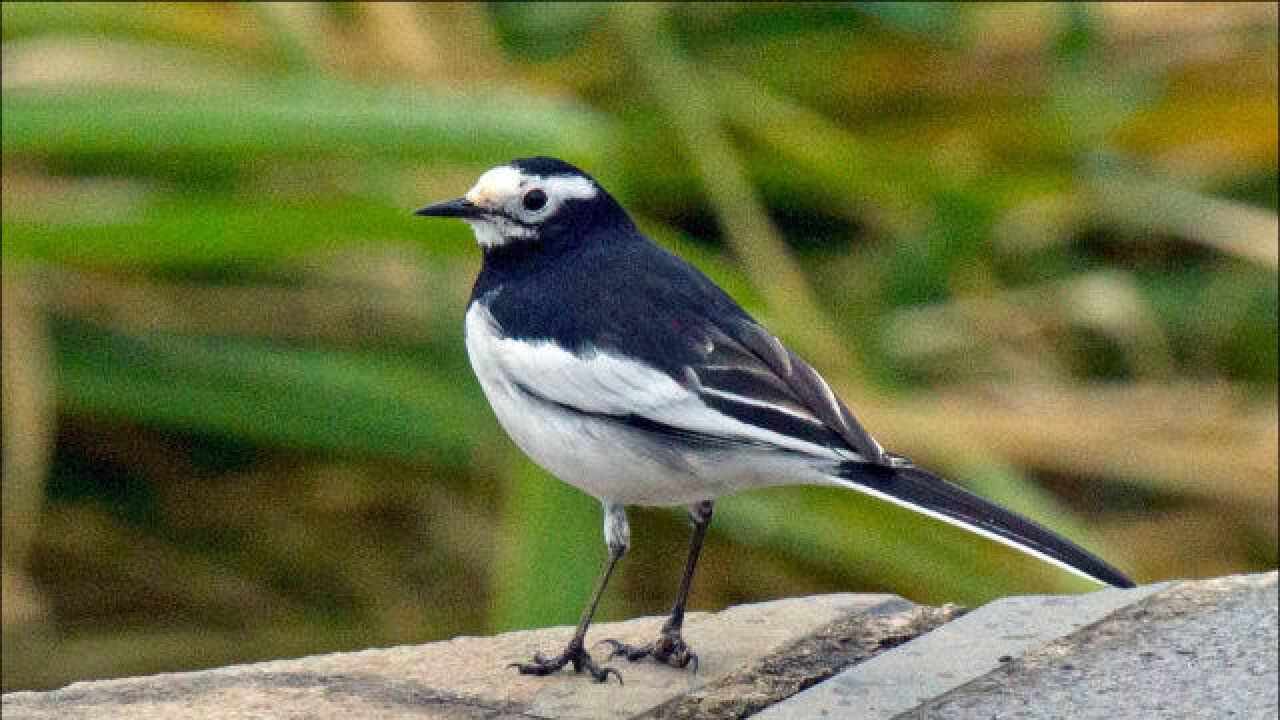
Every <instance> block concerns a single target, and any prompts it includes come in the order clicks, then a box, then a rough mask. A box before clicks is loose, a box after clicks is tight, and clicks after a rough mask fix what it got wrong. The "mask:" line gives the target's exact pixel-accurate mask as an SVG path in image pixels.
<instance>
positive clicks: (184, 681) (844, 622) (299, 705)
mask: <svg viewBox="0 0 1280 720" xmlns="http://www.w3.org/2000/svg"><path fill="white" fill-rule="evenodd" d="M955 612H956V610H955V609H954V608H949V609H937V608H923V607H918V606H915V605H912V604H911V603H908V602H906V601H904V600H901V599H899V598H895V597H893V596H888V595H826V596H818V597H810V598H793V599H787V600H779V601H776V602H770V603H760V604H756V605H742V606H738V607H733V608H729V609H727V610H724V611H723V612H719V613H714V614H708V613H694V614H691V615H689V616H688V618H687V620H686V628H685V637H686V639H687V640H688V642H689V643H690V645H691V646H692V647H693V648H694V649H695V650H696V651H697V652H698V653H699V655H700V657H701V663H700V667H699V668H698V673H697V675H696V676H695V675H693V674H692V673H691V672H689V671H688V670H677V669H674V668H670V667H666V666H662V665H656V664H655V663H653V662H651V661H644V662H640V663H635V664H630V663H627V662H626V661H625V660H618V661H615V662H614V663H613V664H614V666H615V667H617V668H618V669H619V670H621V672H622V675H623V677H624V678H625V681H626V684H625V685H624V686H621V687H620V686H619V685H618V684H617V683H616V682H610V683H608V684H604V685H600V684H596V683H593V682H591V680H590V679H589V678H587V677H584V676H582V675H574V674H572V673H568V672H565V673H562V674H559V675H555V676H551V677H543V678H539V677H528V676H521V675H518V674H516V672H515V671H514V670H512V669H510V668H508V667H507V665H508V663H511V662H515V661H527V660H528V659H529V658H530V657H531V656H532V654H533V652H534V651H535V650H539V649H541V650H543V651H546V652H558V651H559V650H560V649H561V648H563V646H564V643H565V642H566V641H567V640H568V639H569V636H570V634H571V633H572V629H571V628H563V627H562V628H548V629H543V630H530V631H525V632H516V633H508V634H505V635H498V636H495V637H489V638H469V637H464V638H456V639H454V640H450V641H447V642H439V643H432V644H429V645H420V646H403V647H395V648H388V649H379V650H365V651H362V652H357V653H341V654H333V655H321V656H314V657H308V658H300V659H297V660H281V661H275V662H269V663H261V664H256V665H241V666H233V667H227V668H219V669H216V670H208V671H202V672H192V673H175V674H167V675H155V676H150V677H141V678H125V679H121V680H105V681H98V682H85V683H75V684H73V685H70V686H68V687H65V688H62V689H60V690H54V691H51V692H44V693H26V692H19V693H8V694H6V695H5V696H4V700H3V714H4V717H5V720H18V719H44V718H69V719H75V718H121V717H128V718H209V719H215V720H216V719H218V718H351V717H377V718H409V717H412V718H482V717H483V718H493V717H523V718H528V717H541V718H630V717H635V716H637V715H641V714H648V715H649V716H651V717H682V716H688V715H689V714H690V713H693V714H697V715H699V716H703V717H705V716H717V713H719V715H718V716H728V715H733V714H734V713H735V712H737V711H738V710H743V709H749V708H755V707H763V706H765V705H768V704H770V703H772V702H775V701H777V700H778V699H781V698H782V697H785V696H786V695H789V694H791V693H794V692H795V691H797V690H798V689H800V688H802V687H806V686H808V685H810V684H812V683H813V682H816V681H817V680H818V679H820V678H822V677H828V676H830V675H831V674H833V673H834V672H836V671H837V670H839V669H841V668H843V666H844V665H842V664H840V663H842V662H846V663H847V662H853V661H854V660H857V659H860V658H862V657H867V656H870V655H873V654H875V653H876V652H880V651H883V650H884V649H885V647H886V646H887V645H889V644H892V643H895V642H898V641H899V640H900V639H901V638H904V637H910V636H912V635H913V634H916V633H920V632H924V631H927V630H929V629H931V628H933V627H935V626H937V625H939V624H941V623H943V622H945V621H946V620H947V619H949V618H950V617H951V616H952V615H953V614H955ZM662 621H663V618H661V617H654V618H642V619H638V620H632V621H628V622H622V623H613V624H608V625H602V626H599V627H595V628H592V631H591V633H590V634H589V635H588V642H589V643H592V642H596V643H598V642H599V640H600V639H602V638H606V637H615V638H618V639H619V640H622V641H623V642H632V643H643V642H647V641H649V640H652V639H654V638H655V637H657V633H658V629H659V627H660V626H661V624H662ZM845 629H848V631H849V633H848V634H842V633H844V632H845ZM596 650H597V652H598V653H600V654H601V655H603V652H604V648H603V647H599V648H597V649H596ZM601 659H603V658H602V657H601ZM735 716H736V715H735Z"/></svg>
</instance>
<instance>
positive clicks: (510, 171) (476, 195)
mask: <svg viewBox="0 0 1280 720" xmlns="http://www.w3.org/2000/svg"><path fill="white" fill-rule="evenodd" d="M414 214H415V215H425V216H430V217H453V218H459V219H461V220H463V221H465V222H466V223H467V224H468V225H470V226H471V229H472V230H473V231H474V232H475V234H476V242H478V243H479V244H480V246H481V247H483V248H484V249H486V250H490V249H496V248H501V247H504V246H508V245H512V244H515V243H528V242H545V241H547V240H551V239H556V238H561V237H565V236H568V235H573V234H580V233H586V232H589V231H590V230H592V229H594V228H597V227H599V226H600V224H601V223H608V222H613V223H625V224H626V225H628V226H629V225H630V220H629V219H628V218H627V215H626V213H625V212H624V211H623V210H622V208H621V207H620V206H619V205H618V203H617V202H616V201H615V200H614V199H613V198H612V197H610V196H609V194H608V193H606V192H605V191H604V189H603V188H601V187H600V185H599V184H598V183H596V181H595V180H593V179H592V178H591V176H590V175H587V174H586V173H584V172H583V171H581V170H579V169H578V168H576V167H574V166H573V165H570V164H569V163H567V162H564V161H563V160H557V159H555V158H549V157H534V158H521V159H519V160H512V161H511V162H509V163H507V164H505V165H499V166H498V167H495V168H493V169H492V170H489V171H487V172H485V173H484V174H483V175H481V176H480V179H479V180H477V181H476V184H475V186H474V187H472V188H471V190H470V191H468V192H467V194H466V195H464V196H462V197H460V198H457V199H454V200H447V201H445V202H442V203H437V204H435V205H428V206H427V207H424V208H422V209H420V210H417V211H416V212H415V213H414Z"/></svg>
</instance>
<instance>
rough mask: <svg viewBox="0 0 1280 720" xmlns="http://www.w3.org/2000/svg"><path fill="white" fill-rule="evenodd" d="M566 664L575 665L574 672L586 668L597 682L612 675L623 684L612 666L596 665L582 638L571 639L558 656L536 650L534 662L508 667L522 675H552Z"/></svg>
mask: <svg viewBox="0 0 1280 720" xmlns="http://www.w3.org/2000/svg"><path fill="white" fill-rule="evenodd" d="M565 665H573V671H574V672H582V671H583V670H586V671H587V673H589V674H590V675H591V677H592V678H593V679H594V680H595V681H596V682H601V683H602V682H605V681H606V680H608V679H609V676H610V675H612V676H614V677H616V678H618V684H619V685H621V684H622V675H620V674H619V673H618V671H617V670H614V669H613V668H611V667H607V666H606V667H600V666H599V665H596V661H595V660H593V659H592V658H591V655H589V654H588V653H587V651H586V650H584V649H583V647H582V642H581V641H580V640H573V641H570V643H569V646H568V647H566V648H565V649H564V652H562V653H560V654H559V655H557V656H556V657H553V658H548V657H545V656H543V654H542V653H540V652H535V653H534V654H533V662H531V663H511V664H510V665H509V666H508V667H513V668H515V669H517V670H519V671H520V674H521V675H550V674H551V673H554V672H559V671H560V669H561V668H563V667H564V666H565Z"/></svg>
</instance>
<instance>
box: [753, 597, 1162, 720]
mask: <svg viewBox="0 0 1280 720" xmlns="http://www.w3.org/2000/svg"><path fill="white" fill-rule="evenodd" d="M1163 587H1165V586H1164V585H1148V586H1144V587H1141V588H1136V589H1133V590H1115V589H1108V590H1100V591H1098V592H1094V593H1090V594H1088V595H1045V596H1037V595H1030V596H1023V597H1011V598H1003V599H1000V600H997V601H995V602H992V603H990V604H988V605H984V606H983V607H981V608H979V609H977V610H975V611H973V612H971V613H969V614H967V615H965V616H964V617H962V618H960V619H959V620H956V621H953V622H951V623H949V624H948V625H946V626H944V627H941V628H939V629H937V630H934V631H933V632H931V633H928V634H927V635H924V636H921V637H918V638H916V639H915V640H912V641H911V642H909V643H906V644H904V645H902V646H901V647H898V648H896V649H894V650H893V651H891V652H887V653H884V654H882V655H879V656H877V657H875V658H872V659H871V660H868V661H867V662H864V663H862V664H859V665H856V666H854V667H852V668H850V669H848V670H846V671H844V672H843V673H841V674H840V675H837V676H836V677H834V678H832V679H831V680H828V681H827V682H824V683H822V684H821V685H818V686H816V687H814V688H812V689H810V690H807V691H805V692H803V693H801V694H799V695H796V696H794V697H792V698H790V699H788V700H786V701H783V702H781V703H778V704H777V705H774V706H773V707H771V708H769V709H768V710H766V711H765V712H762V713H760V714H759V715H757V716H756V717H758V718H760V719H761V720H783V719H785V718H808V717H840V718H860V719H867V720H870V719H873V718H891V717H894V716H896V715H898V714H900V713H903V712H906V711H908V710H911V709H912V708H915V707H917V706H919V705H920V704H921V703H923V702H925V701H927V700H929V699H930V698H933V697H935V696H937V695H940V694H942V693H944V692H947V691H949V690H951V689H953V688H956V687H959V686H960V685H963V684H964V683H966V682H969V681H970V680H973V679H975V678H978V677H980V676H982V675H984V674H986V673H988V672H991V671H992V670H995V669H996V668H998V667H1000V665H1001V658H1009V657H1016V656H1017V655H1020V654H1022V653H1023V652H1025V651H1026V650H1027V649H1028V648H1031V647H1035V646H1037V645H1041V644H1044V643H1046V642H1049V641H1051V640H1054V639H1056V638H1059V637H1061V636H1063V635H1066V634H1067V633H1070V632H1072V631H1074V630H1076V629H1078V628H1080V627H1082V626H1084V625H1087V624H1089V623H1092V622H1096V621H1098V620H1100V619H1102V618H1104V617H1106V616H1107V615H1109V614H1111V613H1112V612H1114V611H1115V610H1117V609H1119V608H1122V607H1125V606H1127V605H1130V604H1132V603H1135V602H1138V601H1139V600H1141V599H1142V598H1145V597H1147V596H1149V595H1151V594H1153V593H1156V592H1158V591H1159V590H1160V589H1162V588H1163Z"/></svg>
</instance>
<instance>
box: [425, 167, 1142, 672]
mask: <svg viewBox="0 0 1280 720" xmlns="http://www.w3.org/2000/svg"><path fill="white" fill-rule="evenodd" d="M414 214H416V215H420V216H428V217H437V218H457V219H460V220H462V221H463V222H465V223H466V224H468V225H470V227H471V229H472V231H473V233H474V235H475V239H476V242H477V243H478V245H479V246H480V250H481V254H482V256H483V259H482V263H481V267H480V271H479V273H478V275H477V276H476V279H475V284H474V286H473V288H472V293H471V298H470V301H469V303H468V305H467V309H466V313H465V321H464V326H465V327H464V336H465V343H466V349H467V355H468V357H469V359H470V362H471V366H472V369H473V371H474V373H475V376H476V378H477V380H478V381H479V384H480V386H481V388H482V389H483V391H484V395H485V397H486V398H487V400H488V402H489V404H490V406H491V407H492V409H493V412H494V414H495V415H496V416H497V419H498V421H499V423H500V424H501V426H502V427H503V429H504V430H505V431H506V433H507V434H508V435H509V436H510V438H511V439H512V440H513V441H514V442H515V444H516V445H517V446H519V447H520V449H521V450H523V451H524V453H525V454H527V455H528V456H529V457H530V458H531V459H532V460H533V461H534V462H535V463H536V464H537V465H539V466H541V467H542V468H543V469H544V470H546V471H547V472H548V473H550V474H551V475H553V476H555V477H557V478H559V479H560V480H562V481H564V482H566V483H568V484H570V485H572V486H574V487H577V488H579V489H580V490H582V491H585V492H586V493H588V494H590V495H592V496H593V497H595V498H596V499H597V500H599V501H600V503H601V506H602V509H603V532H604V541H605V547H606V550H607V559H606V560H605V563H604V565H603V567H602V569H601V571H600V575H599V579H598V580H597V582H596V586H595V589H594V591H593V592H592V594H591V596H590V598H589V600H588V602H587V604H586V606H585V607H584V609H583V612H582V615H581V619H580V620H579V623H578V625H577V627H576V629H575V630H574V634H573V636H572V637H571V639H570V640H569V642H568V644H567V645H566V646H565V648H564V649H563V651H561V652H560V653H559V654H556V655H554V656H544V655H543V654H542V653H541V652H538V653H535V654H534V656H533V659H532V660H531V661H530V662H522V663H521V662H517V663H513V664H512V666H513V667H515V668H516V669H517V670H518V671H519V672H520V673H522V674H527V675H549V674H552V673H556V672H559V671H561V670H562V669H564V668H565V667H566V666H568V665H571V666H572V668H573V670H574V672H578V673H581V672H583V671H584V670H585V671H586V672H587V673H589V674H590V676H591V677H592V678H593V679H594V680H596V681H597V682H605V681H607V680H608V679H609V678H610V677H611V676H612V677H616V678H617V680H618V681H619V682H621V680H622V676H621V674H619V673H618V671H617V670H616V669H615V668H613V667H610V666H607V665H602V664H600V663H599V662H597V661H596V660H595V659H594V658H592V656H591V654H590V653H588V652H587V650H586V646H585V638H586V633H587V628H588V627H589V625H590V624H591V620H592V617H593V615H594V614H595V610H596V605H597V604H598V602H599V601H600V597H601V594H602V593H603V592H604V590H605V587H606V585H607V584H608V582H609V578H610V577H611V576H612V574H613V572H614V568H615V567H616V565H617V564H618V561H619V560H620V559H621V558H622V556H623V555H624V554H625V553H626V551H627V548H628V547H629V545H630V535H631V532H630V526H629V525H628V522H627V514H626V508H627V506H667V507H672V506H685V507H686V508H687V511H688V517H689V520H690V522H691V524H692V536H691V539H690V543H689V551H688V556H687V559H686V562H685V570H684V574H683V576H682V578H681V581H680V585H679V588H678V590H677V593H676V599H675V603H674V605H673V606H672V609H671V613H670V615H669V616H668V617H667V619H666V621H665V623H664V624H663V626H662V628H661V630H660V633H659V635H658V637H657V638H656V639H655V640H654V641H653V642H651V643H648V644H645V645H639V646H633V645H628V644H624V643H621V642H618V641H617V640H613V639H609V640H605V641H604V643H605V644H607V645H608V646H609V647H610V650H611V652H610V656H609V658H608V660H607V661H606V662H609V661H612V660H614V659H615V658H618V657H625V658H626V659H628V660H630V661H633V662H635V661H640V660H642V659H644V658H648V657H651V658H653V659H654V660H655V661H657V662H660V663H663V664H666V665H670V666H673V667H677V668H687V667H690V666H692V670H693V671H694V672H696V669H697V660H698V656H697V654H696V653H695V652H694V651H693V650H692V648H690V647H689V646H688V644H687V643H686V642H685V640H684V637H683V635H682V628H683V625H684V616H685V605H686V602H687V599H688V595H689V589H690V585H691V583H692V580H693V575H694V570H695V567H696V566H697V562H698V556H699V553H700V552H701V549H702V545H703V541H704V539H705V537H706V534H707V528H708V527H709V525H710V523H711V518H712V509H713V503H714V502H715V501H716V500H717V499H718V498H720V497H722V496H725V495H728V494H730V493H734V492H738V491H743V490H749V489H752V488H760V487H765V486H776V485H824V486H835V487H842V488H849V489H852V490H857V491H861V492H863V493H866V494H868V495H872V496H874V497H877V498H880V499H882V500H886V501H888V502H890V503H893V504H896V505H900V506H904V507H906V508H909V509H911V510H914V511H917V512H920V513H923V514H925V515H928V516H931V517H933V518H936V519H938V520H942V521H945V522H948V523H951V524H953V525H958V526H960V527H962V528H964V529H966V530H969V531H972V532H974V533H977V534H979V535H982V536H985V537H987V538H989V539H992V540H995V541H998V542H1001V543H1003V544H1005V545H1009V546H1012V547H1014V548H1016V549H1018V550H1021V551H1023V552H1025V553H1028V554H1030V555H1033V556H1035V557H1037V558H1040V559H1041V560H1044V561H1047V562H1049V563H1052V564H1054V565H1056V566H1058V567H1060V568H1062V569H1065V570H1067V571H1070V572H1073V573H1075V574H1077V575H1081V576H1083V577H1085V578H1088V579H1091V580H1094V581H1096V582H1098V583H1100V584H1103V585H1111V586H1116V587H1133V585H1134V584H1133V581H1131V580H1130V579H1129V578H1128V577H1126V576H1125V575H1124V574H1123V573H1122V572H1120V571H1119V570H1117V569H1115V568H1114V567H1112V566H1111V565H1109V564H1107V563H1106V562H1105V561H1103V560H1102V559H1100V558H1098V557H1096V556H1095V555H1093V554H1091V553H1089V552H1088V551H1086V550H1084V549H1083V548H1081V547H1079V546H1078V545H1076V544H1075V543H1073V542H1072V541H1070V540H1068V539H1066V538H1064V537H1061V536H1059V535H1057V534H1055V533H1054V532H1052V531H1050V530H1048V529H1046V528H1044V527H1043V526H1041V525H1039V524H1037V523H1035V522H1034V521H1032V520H1029V519H1027V518H1025V517H1022V516H1020V515H1018V514H1015V513H1013V512H1011V511H1009V510H1006V509H1004V508H1002V507H1000V506H998V505H996V504H994V503H992V502H990V501H987V500H985V499H983V498H981V497H979V496H978V495H976V494H974V493H972V492H970V491H968V490H965V489H963V488H961V487H960V486H958V485H956V484H953V483H951V482H949V481H948V480H945V479H943V478H941V477H939V476H937V475H934V474H932V473H930V472H928V471H926V470H924V469H922V468H920V467H918V466H916V465H915V463H913V462H912V461H911V460H909V459H908V458H907V457H905V456H903V455H899V454H896V453H893V452H889V451H888V450H886V449H885V448H884V447H883V446H882V445H881V444H880V443H879V442H878V441H877V440H876V439H875V438H874V437H873V436H872V435H871V434H870V433H868V432H867V431H866V430H865V429H864V428H863V426H862V425H861V424H859V422H858V421H857V420H856V419H855V418H854V416H853V414H852V413H851V412H850V411H849V409H848V408H847V407H846V406H845V404H844V403H843V402H841V400H840V399H839V398H838V397H837V396H836V394H835V392H833V391H832V389H831V386H830V385H829V384H828V383H827V382H826V381H825V380H824V379H823V378H822V376H821V375H820V374H819V373H818V372H817V371H816V370H815V369H814V368H813V367H812V366H811V365H809V364H808V363H807V362H805V360H804V359H802V358H801V357H800V356H799V355H797V354H796V353H795V352H793V351H792V350H791V349H789V348H788V347H787V346H786V345H784V344H783V343H782V342H781V341H780V340H779V339H778V338H777V336H775V335H774V334H772V333H771V332H769V331H768V330H766V329H765V328H764V327H763V326H762V325H761V324H760V323H758V322H756V320H755V319H754V318H752V316H751V315H749V314H748V313H747V312H746V311H745V310H744V309H743V308H742V307H741V306H740V305H739V304H738V303H737V302H736V301H735V300H734V299H733V298H732V297H730V295H729V294H728V293H727V292H725V291H724V290H723V289H721V288H720V287H719V286H718V285H716V284H715V283H714V282H713V281H712V280H711V279H709V278H708V277H707V276H706V275H705V274H703V273H702V272H701V271H700V270H698V269H697V268H696V267H694V266H693V265H691V264H689V263H688V262H686V261H685V260H683V259H682V258H680V257H678V256H677V255H676V254H674V253H672V252H671V251H669V250H667V249H665V248H663V247H662V246H661V245H659V244H658V243H656V242H654V241H652V240H650V239H649V238H648V237H646V236H645V235H644V234H643V233H642V232H641V231H640V230H639V229H638V227H637V226H636V224H635V223H634V222H633V221H632V219H631V217H630V215H628V213H627V212H626V210H624V209H623V207H622V206H621V205H620V204H619V203H618V201H617V200H615V199H614V197H613V196H612V195H610V194H609V193H608V192H606V191H605V189H604V188H603V187H601V185H600V184H599V183H598V182H596V180H594V179H593V178H592V177H591V176H590V175H588V174H587V173H585V172H583V171H582V170H580V169H579V168H577V167H575V166H574V165H571V164H569V163H567V162H565V161H563V160H559V159H556V158H551V157H528V158H521V159H516V160H512V161H510V162H508V163H506V164H503V165H499V166H497V167H494V168H492V169H490V170H488V171H486V172H484V173H483V174H481V175H480V177H479V179H478V180H477V181H476V183H475V185H474V186H473V187H472V188H471V189H470V190H469V191H468V192H467V193H466V194H465V195H464V196H462V197H459V198H456V199H453V200H448V201H445V202H440V203H437V204H433V205H429V206H426V207H423V208H420V209H418V210H416V211H415V213H414Z"/></svg>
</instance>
